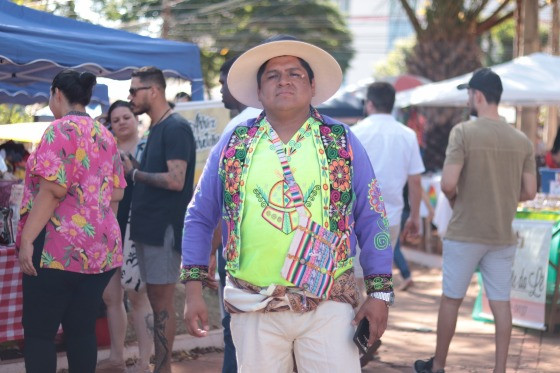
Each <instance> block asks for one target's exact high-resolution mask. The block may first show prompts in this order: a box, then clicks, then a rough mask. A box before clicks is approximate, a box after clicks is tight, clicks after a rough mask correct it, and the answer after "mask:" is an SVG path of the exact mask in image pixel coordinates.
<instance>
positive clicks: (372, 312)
mask: <svg viewBox="0 0 560 373" xmlns="http://www.w3.org/2000/svg"><path fill="white" fill-rule="evenodd" d="M364 317H367V319H368V321H369V340H368V347H369V346H371V345H373V342H375V341H376V340H378V339H380V338H381V336H382V335H383V333H385V329H387V319H388V318H389V307H387V304H386V303H385V301H383V300H381V299H374V298H372V297H370V296H368V299H366V301H365V302H364V304H362V306H361V307H360V309H359V310H358V313H356V316H355V317H354V320H353V321H352V324H354V325H358V323H359V322H360V320H362V319H363V318H364Z"/></svg>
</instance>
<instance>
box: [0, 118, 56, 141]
mask: <svg viewBox="0 0 560 373" xmlns="http://www.w3.org/2000/svg"><path fill="white" fill-rule="evenodd" d="M49 124H50V122H30V123H15V124H2V125H0V141H1V140H14V141H20V142H30V143H33V144H37V143H38V142H39V141H41V137H43V133H44V132H45V130H46V129H47V127H48V126H49Z"/></svg>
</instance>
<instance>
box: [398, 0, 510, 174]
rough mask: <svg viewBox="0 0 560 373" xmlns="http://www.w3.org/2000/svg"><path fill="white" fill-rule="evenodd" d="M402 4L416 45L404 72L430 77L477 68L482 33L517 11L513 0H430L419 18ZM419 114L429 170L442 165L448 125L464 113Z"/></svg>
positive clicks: (404, 1) (432, 111) (430, 111)
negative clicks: (423, 119) (423, 123)
mask: <svg viewBox="0 0 560 373" xmlns="http://www.w3.org/2000/svg"><path fill="white" fill-rule="evenodd" d="M400 3H401V5H402V6H403V8H404V10H405V12H406V14H407V16H408V18H409V20H410V23H411V24H412V26H413V28H414V31H415V34H416V44H415V45H414V47H413V49H412V52H411V53H409V54H408V55H407V56H406V66H407V69H408V72H409V73H411V74H415V75H420V76H424V77H426V78H428V79H430V80H433V81H440V80H443V79H447V78H451V77H455V76H458V75H461V74H465V73H468V72H470V71H473V70H475V69H476V68H478V67H480V66H481V57H482V52H481V48H480V45H479V43H478V41H479V37H480V35H482V34H484V33H486V32H487V31H488V30H490V29H491V28H492V27H495V26H497V25H499V24H501V23H502V22H504V21H506V20H508V19H510V18H512V17H513V15H514V10H515V1H514V0H500V1H497V2H496V1H494V2H490V1H489V0H454V1H448V0H431V1H429V2H427V3H426V6H425V8H424V9H422V11H421V12H420V13H423V17H421V16H419V15H418V14H417V13H416V12H415V11H414V10H413V8H412V7H411V5H410V4H409V1H408V0H400ZM423 113H424V115H425V116H426V117H427V121H428V126H427V128H426V133H425V141H426V149H425V151H424V164H425V166H426V168H427V169H432V170H435V169H441V167H442V166H443V160H444V159H445V148H446V147H447V139H448V135H449V132H450V130H451V127H452V126H453V125H454V124H456V123H458V122H459V121H461V120H462V119H463V118H464V112H463V111H462V110H455V109H450V108H427V109H423Z"/></svg>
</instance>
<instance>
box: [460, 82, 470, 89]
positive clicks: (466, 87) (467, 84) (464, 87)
mask: <svg viewBox="0 0 560 373" xmlns="http://www.w3.org/2000/svg"><path fill="white" fill-rule="evenodd" d="M469 88H470V87H469V83H463V84H459V85H458V86H457V89H469Z"/></svg>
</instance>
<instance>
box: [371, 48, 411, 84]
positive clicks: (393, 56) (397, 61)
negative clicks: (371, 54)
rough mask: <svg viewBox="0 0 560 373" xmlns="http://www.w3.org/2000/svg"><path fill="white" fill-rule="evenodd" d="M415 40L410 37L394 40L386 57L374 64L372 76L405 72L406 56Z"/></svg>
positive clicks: (396, 74)
mask: <svg viewBox="0 0 560 373" xmlns="http://www.w3.org/2000/svg"><path fill="white" fill-rule="evenodd" d="M415 44H416V40H414V39H412V38H405V39H400V40H397V41H396V42H395V47H394V48H393V50H392V51H390V52H389V54H388V55H387V58H386V59H385V60H384V61H382V62H379V63H378V64H377V65H376V66H375V72H374V76H375V77H376V78H377V77H380V78H381V77H387V76H398V75H402V74H405V73H406V72H407V67H406V62H405V61H406V58H407V56H408V55H409V54H410V53H412V48H414V45H415Z"/></svg>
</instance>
